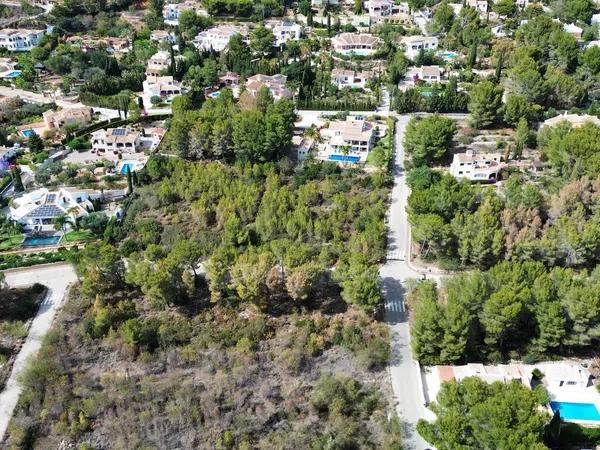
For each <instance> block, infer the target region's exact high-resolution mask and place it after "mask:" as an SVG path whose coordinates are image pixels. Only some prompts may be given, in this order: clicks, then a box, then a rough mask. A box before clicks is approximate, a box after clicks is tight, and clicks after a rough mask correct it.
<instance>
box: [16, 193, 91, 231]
mask: <svg viewBox="0 0 600 450" xmlns="http://www.w3.org/2000/svg"><path fill="white" fill-rule="evenodd" d="M100 197H101V193H100V192H99V191H94V190H90V189H77V188H59V189H58V190H57V191H50V190H48V189H47V188H41V189H38V190H36V191H33V192H29V193H26V194H24V195H22V196H21V197H16V198H15V199H14V200H13V202H12V205H11V206H10V216H11V218H12V219H13V220H15V221H17V222H19V223H20V224H22V225H23V227H24V229H25V231H33V232H44V231H54V220H55V219H56V218H57V217H58V216H67V217H69V218H70V219H71V220H73V221H74V220H76V219H78V218H80V217H83V216H87V215H88V214H89V211H93V210H94V205H93V204H92V202H91V200H95V199H98V198H100Z"/></svg>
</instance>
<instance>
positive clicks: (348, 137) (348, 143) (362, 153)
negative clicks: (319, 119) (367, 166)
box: [319, 116, 377, 163]
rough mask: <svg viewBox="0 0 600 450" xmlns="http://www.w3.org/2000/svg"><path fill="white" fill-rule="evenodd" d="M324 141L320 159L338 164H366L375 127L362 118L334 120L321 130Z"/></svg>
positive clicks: (374, 137)
mask: <svg viewBox="0 0 600 450" xmlns="http://www.w3.org/2000/svg"><path fill="white" fill-rule="evenodd" d="M321 136H322V137H323V138H325V139H326V141H327V145H326V147H325V149H324V150H325V151H324V152H323V153H321V154H320V155H319V157H320V158H321V159H326V160H329V161H338V162H350V163H359V162H362V163H364V162H366V160H367V156H368V154H369V152H370V151H371V149H372V148H373V145H374V143H375V139H376V137H377V132H376V130H375V126H374V125H373V124H372V123H371V122H367V121H366V120H365V119H364V118H363V117H354V116H348V117H347V118H346V120H334V121H332V122H331V123H330V124H329V127H328V128H324V129H323V130H321Z"/></svg>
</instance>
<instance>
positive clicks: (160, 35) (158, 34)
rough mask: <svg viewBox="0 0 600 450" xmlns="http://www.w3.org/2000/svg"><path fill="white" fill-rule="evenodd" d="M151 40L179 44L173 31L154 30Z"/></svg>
mask: <svg viewBox="0 0 600 450" xmlns="http://www.w3.org/2000/svg"><path fill="white" fill-rule="evenodd" d="M150 40H152V41H156V42H167V43H169V44H171V45H175V44H177V35H176V34H175V33H173V32H172V31H166V30H154V31H153V32H152V34H151V35H150Z"/></svg>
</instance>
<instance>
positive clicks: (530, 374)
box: [421, 361, 600, 426]
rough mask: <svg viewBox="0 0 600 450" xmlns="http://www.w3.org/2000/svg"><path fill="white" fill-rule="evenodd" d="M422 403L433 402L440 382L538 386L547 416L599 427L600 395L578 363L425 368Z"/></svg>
mask: <svg viewBox="0 0 600 450" xmlns="http://www.w3.org/2000/svg"><path fill="white" fill-rule="evenodd" d="M421 372H422V377H421V379H422V383H423V397H424V402H425V403H426V404H429V403H431V402H433V401H435V399H436V397H437V394H438V392H439V391H440V389H441V387H442V384H443V383H444V382H449V381H452V380H456V381H461V380H463V379H464V378H467V377H478V378H480V379H481V380H483V381H485V382H487V383H493V382H496V381H500V382H503V383H509V382H513V381H516V382H519V383H522V384H523V385H524V386H526V387H527V388H529V389H534V388H535V387H536V386H538V385H542V386H543V387H544V388H546V390H547V391H548V394H549V396H550V403H549V404H548V405H547V406H546V407H547V409H548V413H550V414H554V413H556V412H558V413H559V414H560V418H561V419H562V420H563V421H565V422H575V423H578V424H580V425H586V426H600V393H599V392H598V390H597V388H596V384H595V383H594V377H593V375H592V374H591V372H590V370H589V369H588V368H587V367H584V366H583V365H581V364H579V363H578V362H571V361H556V362H541V363H537V364H532V365H529V364H521V363H513V364H498V365H495V366H487V365H483V364H467V365H464V366H429V367H423V368H422V370H421Z"/></svg>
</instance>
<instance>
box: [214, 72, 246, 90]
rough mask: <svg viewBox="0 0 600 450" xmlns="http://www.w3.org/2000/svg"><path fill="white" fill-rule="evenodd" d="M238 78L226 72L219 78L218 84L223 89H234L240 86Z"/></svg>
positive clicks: (234, 74)
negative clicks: (223, 87)
mask: <svg viewBox="0 0 600 450" xmlns="http://www.w3.org/2000/svg"><path fill="white" fill-rule="evenodd" d="M240 78H241V77H240V76H239V75H238V74H237V73H234V72H226V73H225V74H224V75H222V76H220V77H219V84H221V85H223V86H225V87H235V86H239V84H240Z"/></svg>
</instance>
